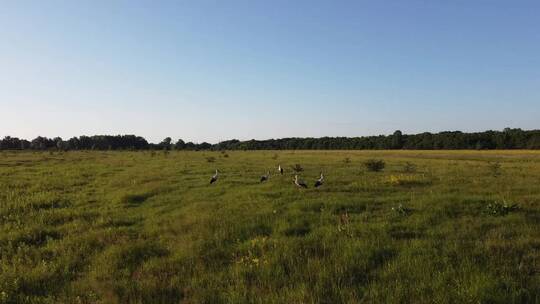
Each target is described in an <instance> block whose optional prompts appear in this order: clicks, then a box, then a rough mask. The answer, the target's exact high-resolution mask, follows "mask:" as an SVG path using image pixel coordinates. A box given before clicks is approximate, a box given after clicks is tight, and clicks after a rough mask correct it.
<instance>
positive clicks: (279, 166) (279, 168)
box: [277, 165, 283, 175]
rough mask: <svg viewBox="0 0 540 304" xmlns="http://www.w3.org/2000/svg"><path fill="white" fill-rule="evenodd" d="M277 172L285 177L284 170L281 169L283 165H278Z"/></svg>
mask: <svg viewBox="0 0 540 304" xmlns="http://www.w3.org/2000/svg"><path fill="white" fill-rule="evenodd" d="M277 170H278V171H279V173H280V174H281V175H283V168H281V165H278V168H277Z"/></svg>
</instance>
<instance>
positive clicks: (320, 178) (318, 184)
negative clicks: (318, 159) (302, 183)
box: [315, 172, 324, 188]
mask: <svg viewBox="0 0 540 304" xmlns="http://www.w3.org/2000/svg"><path fill="white" fill-rule="evenodd" d="M323 180H324V176H323V174H322V172H321V177H319V179H318V180H317V181H316V182H315V188H318V187H320V186H322V184H323Z"/></svg>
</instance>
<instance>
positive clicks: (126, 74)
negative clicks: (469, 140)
mask: <svg viewBox="0 0 540 304" xmlns="http://www.w3.org/2000/svg"><path fill="white" fill-rule="evenodd" d="M539 16H540V2H539V1H508V0H505V1H495V0H489V1H487V0H473V1H471V0H455V1H446V0H445V1H443V0H440V1H435V0H433V1H431V0H430V1H415V0H408V1H397V0H396V1H314V0H310V1H296V0H295V1H289V0H284V1H281V0H272V1H255V0H246V1H232V0H231V1H217V0H216V1H201V0H197V1H195V0H194V1H109V0H107V1H67V0H66V1H24V0H17V1H2V4H1V5H0V136H5V135H11V136H18V137H23V138H33V137H35V136H37V135H44V136H49V137H53V136H61V137H63V138H69V137H71V136H78V135H83V134H86V135H94V134H137V135H141V136H144V137H146V138H147V139H148V140H150V141H153V142H157V141H160V140H161V139H162V138H164V137H166V136H171V137H172V138H173V139H174V140H176V139H177V138H179V137H181V138H183V139H184V140H189V141H196V142H202V141H209V142H217V141H220V140H225V139H231V138H238V139H251V138H255V139H267V138H278V137H292V136H302V137H303V136H313V137H319V136H361V135H377V134H388V133H392V132H393V131H394V130H396V129H400V130H402V131H403V132H404V133H417V132H423V131H430V132H437V131H443V130H462V131H480V130H486V129H502V128H504V127H507V126H508V127H520V128H524V129H533V128H540V17H539Z"/></svg>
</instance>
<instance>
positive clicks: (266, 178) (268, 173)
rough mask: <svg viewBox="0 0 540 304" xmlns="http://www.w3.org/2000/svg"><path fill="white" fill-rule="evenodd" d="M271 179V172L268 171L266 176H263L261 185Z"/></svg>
mask: <svg viewBox="0 0 540 304" xmlns="http://www.w3.org/2000/svg"><path fill="white" fill-rule="evenodd" d="M268 177H270V171H266V175H263V176H261V183H264V182H265V181H267V180H268Z"/></svg>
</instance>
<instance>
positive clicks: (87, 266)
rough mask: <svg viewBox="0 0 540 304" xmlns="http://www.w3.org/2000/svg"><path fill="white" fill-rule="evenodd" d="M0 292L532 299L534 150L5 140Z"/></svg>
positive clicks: (103, 298) (214, 298) (54, 298)
mask: <svg viewBox="0 0 540 304" xmlns="http://www.w3.org/2000/svg"><path fill="white" fill-rule="evenodd" d="M373 158H375V159H382V160H384V161H385V162H386V168H385V169H384V170H383V171H382V172H370V171H368V170H366V168H365V167H364V166H363V162H364V161H366V160H368V159H373ZM278 164H281V165H282V166H283V167H284V168H285V174H284V175H283V176H279V175H276V173H277V170H276V167H277V165H278ZM295 164H300V165H301V166H302V167H303V168H304V171H303V172H301V173H300V176H301V178H302V179H304V180H305V181H306V182H307V183H308V184H309V186H310V188H309V189H306V190H303V189H297V188H295V186H294V185H293V183H292V177H293V173H292V170H291V166H292V165H295ZM498 164H499V165H498ZM216 168H217V169H220V171H221V175H220V178H219V180H218V182H217V183H216V184H213V185H211V186H210V185H209V184H208V183H209V180H210V177H211V176H212V174H213V173H214V170H215V169H216ZM267 170H270V171H271V174H272V176H271V177H270V179H269V181H268V182H267V183H264V184H259V178H260V176H261V175H262V174H264V173H265V172H266V171H267ZM320 171H323V172H324V173H325V178H326V180H325V184H324V185H323V186H322V187H321V188H319V189H315V188H313V183H314V182H315V180H316V178H317V177H318V175H319V172H320ZM0 303H540V152H531V151H481V152H477V151H302V152H301V151H296V152H294V151H260V152H240V151H229V152H226V153H220V152H175V151H172V152H170V153H169V154H165V153H163V152H155V153H151V152H67V153H58V152H55V153H49V152H36V153H33V152H0Z"/></svg>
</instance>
